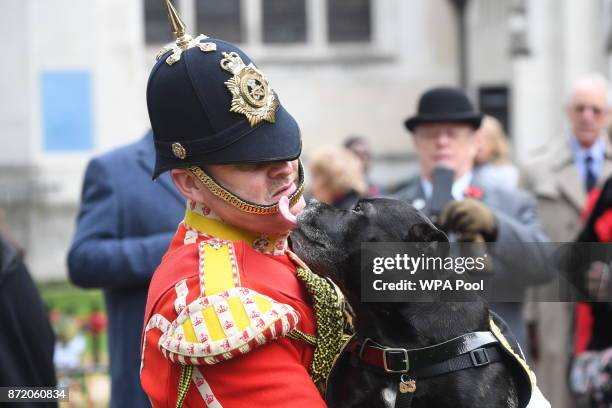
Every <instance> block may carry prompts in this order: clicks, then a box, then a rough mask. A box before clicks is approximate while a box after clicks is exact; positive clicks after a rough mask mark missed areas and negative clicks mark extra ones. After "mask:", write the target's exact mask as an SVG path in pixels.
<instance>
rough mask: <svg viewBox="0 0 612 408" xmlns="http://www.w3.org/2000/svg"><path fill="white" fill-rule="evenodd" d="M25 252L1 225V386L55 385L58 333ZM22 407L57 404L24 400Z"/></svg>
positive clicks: (53, 405) (54, 404) (54, 405)
mask: <svg viewBox="0 0 612 408" xmlns="http://www.w3.org/2000/svg"><path fill="white" fill-rule="evenodd" d="M20 253H22V251H20V250H19V249H17V248H16V247H15V246H14V245H13V244H11V243H10V242H9V241H8V240H6V239H5V238H4V234H3V232H2V230H1V228H0V323H1V327H0V386H1V387H55V386H56V384H57V381H56V377H55V367H54V366H53V349H54V344H55V336H54V334H53V329H52V328H51V324H50V323H49V318H48V314H47V309H46V306H45V305H44V304H43V302H42V299H41V298H40V295H39V294H38V290H37V289H36V285H35V284H34V282H33V281H32V277H31V276H30V273H29V272H28V269H27V267H26V266H25V264H24V263H23V258H22V256H21V254H20ZM17 405H18V406H20V407H57V403H55V402H47V403H35V402H22V403H19V404H17Z"/></svg>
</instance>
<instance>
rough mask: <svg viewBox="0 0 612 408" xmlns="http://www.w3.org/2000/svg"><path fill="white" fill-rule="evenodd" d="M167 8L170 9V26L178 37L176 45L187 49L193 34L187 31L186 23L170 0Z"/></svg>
mask: <svg viewBox="0 0 612 408" xmlns="http://www.w3.org/2000/svg"><path fill="white" fill-rule="evenodd" d="M166 8H167V9H168V20H169V21H170V28H171V29H172V32H173V33H174V35H175V37H176V45H177V46H178V47H179V48H181V49H185V48H186V47H187V45H188V44H189V41H190V40H191V36H190V35H189V34H187V33H186V32H185V23H183V20H181V17H179V14H178V12H177V11H176V9H175V8H174V6H173V5H172V2H171V1H170V0H166Z"/></svg>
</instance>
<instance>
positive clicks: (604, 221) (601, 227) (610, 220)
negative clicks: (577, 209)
mask: <svg viewBox="0 0 612 408" xmlns="http://www.w3.org/2000/svg"><path fill="white" fill-rule="evenodd" d="M594 229H595V234H597V238H599V241H600V242H612V209H608V210H606V211H605V212H604V213H603V214H602V215H601V217H599V218H598V219H597V221H595V226H594Z"/></svg>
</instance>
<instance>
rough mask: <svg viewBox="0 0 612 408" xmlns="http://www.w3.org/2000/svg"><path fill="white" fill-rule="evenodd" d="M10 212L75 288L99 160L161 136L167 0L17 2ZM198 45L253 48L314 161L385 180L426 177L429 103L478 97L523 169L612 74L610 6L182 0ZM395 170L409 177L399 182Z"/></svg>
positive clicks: (4, 38) (5, 2) (9, 103)
mask: <svg viewBox="0 0 612 408" xmlns="http://www.w3.org/2000/svg"><path fill="white" fill-rule="evenodd" d="M1 3H2V11H3V12H2V13H1V14H0V33H1V34H0V44H1V45H2V47H1V48H2V50H3V55H4V58H3V60H2V61H3V63H2V65H1V66H0V71H1V72H2V75H0V89H1V90H2V92H0V106H1V107H2V109H0V134H1V135H2V139H1V140H2V148H1V149H0V208H2V210H3V211H4V213H5V215H4V218H5V222H6V223H7V224H9V226H10V227H11V229H12V230H13V231H14V233H15V235H16V237H17V239H18V240H19V241H20V242H21V243H22V244H23V245H24V246H26V247H27V249H28V262H29V264H30V267H31V269H32V271H33V273H34V274H35V276H36V277H38V278H39V279H43V280H48V279H63V278H65V275H66V268H65V255H66V250H67V248H68V245H69V240H70V237H71V235H72V231H73V228H74V219H75V215H76V210H77V205H78V200H79V194H80V187H81V182H82V175H83V171H84V168H85V165H86V163H87V161H88V159H89V158H90V157H91V156H92V155H95V154H98V153H100V152H103V151H106V150H108V149H110V148H112V147H115V146H118V145H121V144H124V143H127V142H130V141H134V140H136V139H137V138H139V137H140V136H141V135H142V134H143V133H144V132H145V131H146V129H147V126H148V119H147V114H146V105H145V98H144V95H145V88H146V79H147V74H148V70H149V69H150V67H151V66H152V64H153V58H154V55H155V53H156V52H157V50H158V49H159V48H160V47H161V46H162V45H163V43H164V42H166V41H168V40H170V36H169V29H168V25H167V20H166V17H165V14H164V13H165V12H164V8H163V0H89V1H84V0H2V2H1ZM174 3H176V5H177V7H178V9H179V11H180V13H181V15H182V16H183V18H184V20H185V22H186V23H187V26H188V28H189V31H190V32H191V33H193V34H197V33H200V32H202V33H206V34H208V35H210V36H214V37H221V38H225V39H228V40H230V41H233V42H237V43H239V44H241V46H242V47H243V48H244V49H245V50H246V51H247V52H248V53H249V54H250V55H251V56H252V57H253V59H254V60H255V61H257V63H258V64H259V65H260V67H262V68H263V70H264V72H265V73H266V75H267V76H268V78H269V80H270V83H271V84H272V86H273V87H274V89H275V90H276V91H277V92H278V94H279V95H280V98H281V100H282V102H283V104H285V105H286V107H287V108H288V109H289V110H290V111H291V112H292V113H293V114H294V115H295V117H296V118H297V119H298V121H299V123H300V124H301V128H302V132H303V137H304V153H305V156H306V157H307V156H308V154H309V153H310V152H312V151H313V149H315V148H316V147H317V146H318V145H320V144H327V143H340V142H341V141H342V140H343V139H344V138H345V137H346V136H347V135H349V134H355V133H357V134H363V135H365V136H367V137H369V138H370V139H371V141H372V145H373V147H374V153H375V154H376V158H377V161H376V163H377V166H376V167H375V169H374V170H375V172H374V178H375V179H376V180H378V181H379V182H380V183H382V184H392V183H394V182H397V181H399V180H401V179H405V178H408V177H409V176H410V171H411V169H413V168H414V166H413V165H411V157H410V154H411V140H410V137H409V136H408V135H407V133H406V132H405V130H404V129H403V126H402V121H403V119H404V118H405V117H406V116H407V115H409V114H410V113H412V112H413V111H414V109H415V103H416V99H417V98H418V95H419V94H420V93H421V92H422V91H423V90H424V89H426V88H428V87H430V86H433V85H438V84H447V85H463V86H465V88H466V89H467V91H468V92H469V94H470V95H471V96H472V98H473V100H474V101H475V102H476V103H477V104H478V105H479V106H480V107H481V109H483V110H484V111H487V112H491V113H493V114H495V115H496V116H498V117H500V118H501V119H502V121H503V122H504V123H505V124H506V126H507V127H508V130H509V134H510V135H511V138H512V142H513V146H514V149H515V156H516V158H517V160H519V161H523V160H526V159H527V158H528V157H530V156H531V155H533V154H535V152H537V151H538V150H539V149H541V148H542V147H543V146H545V145H546V144H547V143H549V142H550V141H554V140H555V139H557V140H558V139H559V138H560V135H561V132H562V130H563V126H564V124H563V116H562V109H561V106H562V102H563V98H564V92H565V89H566V88H567V86H568V84H569V83H570V81H571V79H572V78H573V77H575V76H576V75H579V74H583V73H586V72H590V71H595V70H597V71H601V72H603V73H605V74H608V73H609V72H610V61H609V48H610V36H609V32H610V23H611V22H612V19H611V18H610V16H611V12H612V10H611V9H610V8H611V4H610V3H611V1H609V0H579V1H578V0H471V1H468V0H175V1H174ZM390 170H393V171H390Z"/></svg>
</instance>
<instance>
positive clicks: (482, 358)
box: [470, 348, 491, 367]
mask: <svg viewBox="0 0 612 408" xmlns="http://www.w3.org/2000/svg"><path fill="white" fill-rule="evenodd" d="M470 358H471V359H472V364H474V367H480V366H483V365H487V364H489V363H490V362H491V359H490V358H489V354H487V349H485V348H479V349H476V350H472V351H470Z"/></svg>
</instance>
